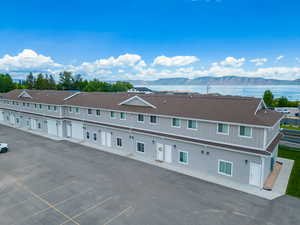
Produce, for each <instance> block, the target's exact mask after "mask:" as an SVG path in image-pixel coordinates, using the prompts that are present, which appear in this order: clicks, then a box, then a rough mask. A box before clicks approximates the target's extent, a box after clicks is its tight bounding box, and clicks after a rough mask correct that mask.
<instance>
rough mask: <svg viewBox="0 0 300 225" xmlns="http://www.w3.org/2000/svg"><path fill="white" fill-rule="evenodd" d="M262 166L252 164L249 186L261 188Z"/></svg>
mask: <svg viewBox="0 0 300 225" xmlns="http://www.w3.org/2000/svg"><path fill="white" fill-rule="evenodd" d="M260 180H261V165H260V164H258V163H253V162H251V163H250V176H249V184H251V185H254V186H257V187H260Z"/></svg>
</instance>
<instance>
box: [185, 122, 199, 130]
mask: <svg viewBox="0 0 300 225" xmlns="http://www.w3.org/2000/svg"><path fill="white" fill-rule="evenodd" d="M187 123H188V126H187V127H188V128H189V129H194V130H196V129H197V121H196V120H188V121H187Z"/></svg>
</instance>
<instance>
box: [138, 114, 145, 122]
mask: <svg viewBox="0 0 300 225" xmlns="http://www.w3.org/2000/svg"><path fill="white" fill-rule="evenodd" d="M140 116H143V121H140V120H139V118H140ZM137 122H138V123H144V122H145V115H144V114H141V113H139V114H137Z"/></svg>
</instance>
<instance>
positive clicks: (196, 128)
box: [186, 120, 198, 130]
mask: <svg viewBox="0 0 300 225" xmlns="http://www.w3.org/2000/svg"><path fill="white" fill-rule="evenodd" d="M189 121H195V122H196V127H195V128H190V127H189ZM186 123H187V125H186V127H187V129H189V130H198V123H197V120H187V121H186Z"/></svg>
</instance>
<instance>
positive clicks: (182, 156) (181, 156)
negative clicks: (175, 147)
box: [178, 151, 189, 164]
mask: <svg viewBox="0 0 300 225" xmlns="http://www.w3.org/2000/svg"><path fill="white" fill-rule="evenodd" d="M178 162H179V163H182V164H188V163H189V153H188V152H186V151H179V152H178Z"/></svg>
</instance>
